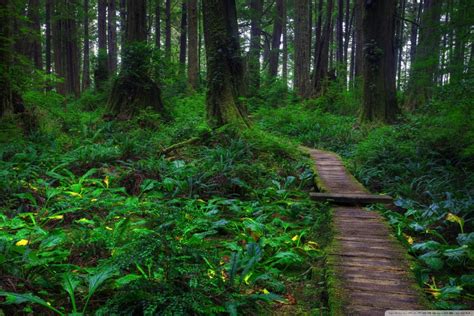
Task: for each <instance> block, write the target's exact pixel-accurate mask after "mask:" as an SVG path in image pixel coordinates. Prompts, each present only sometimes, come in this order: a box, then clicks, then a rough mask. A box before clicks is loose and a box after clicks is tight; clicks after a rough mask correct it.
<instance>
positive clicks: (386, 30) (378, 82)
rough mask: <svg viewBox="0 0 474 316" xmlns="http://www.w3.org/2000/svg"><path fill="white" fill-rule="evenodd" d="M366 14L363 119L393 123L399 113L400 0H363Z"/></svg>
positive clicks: (363, 8)
mask: <svg viewBox="0 0 474 316" xmlns="http://www.w3.org/2000/svg"><path fill="white" fill-rule="evenodd" d="M359 6H360V8H361V11H362V12H361V13H362V15H361V17H362V23H361V25H362V39H363V45H364V62H363V71H362V76H363V106H362V117H361V118H362V120H363V121H379V122H385V123H392V122H394V121H395V120H396V116H397V114H398V113H399V108H398V106H397V99H396V86H395V12H396V1H395V0H384V1H370V2H368V1H365V0H359Z"/></svg>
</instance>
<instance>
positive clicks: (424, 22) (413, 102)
mask: <svg viewBox="0 0 474 316" xmlns="http://www.w3.org/2000/svg"><path fill="white" fill-rule="evenodd" d="M441 2H442V1H441V0H424V3H423V14H422V16H421V28H420V40H419V43H418V45H417V47H416V53H415V58H414V60H413V61H412V65H411V73H410V80H409V82H408V88H407V101H406V105H407V107H408V108H409V109H415V108H417V107H419V106H421V105H423V104H424V103H425V102H426V101H427V100H429V99H430V98H431V95H432V93H433V88H434V84H435V75H436V72H437V70H438V62H439V46H440V45H439V44H440V40H441V34H440V31H439V25H440V16H441Z"/></svg>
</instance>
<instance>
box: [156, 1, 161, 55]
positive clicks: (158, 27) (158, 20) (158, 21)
mask: <svg viewBox="0 0 474 316" xmlns="http://www.w3.org/2000/svg"><path fill="white" fill-rule="evenodd" d="M155 2H156V3H155V46H156V48H157V49H161V0H155Z"/></svg>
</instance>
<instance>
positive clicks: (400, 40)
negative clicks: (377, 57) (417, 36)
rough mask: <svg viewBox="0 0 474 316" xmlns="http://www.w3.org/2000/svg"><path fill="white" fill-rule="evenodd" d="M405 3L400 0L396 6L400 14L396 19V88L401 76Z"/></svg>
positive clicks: (403, 0) (398, 85) (398, 86)
mask: <svg viewBox="0 0 474 316" xmlns="http://www.w3.org/2000/svg"><path fill="white" fill-rule="evenodd" d="M405 3H406V0H400V2H399V7H398V15H399V16H400V18H399V19H397V24H396V25H397V36H396V40H397V56H396V57H397V89H400V84H401V77H402V57H403V54H402V53H403V43H404V36H403V35H404V34H403V33H404V26H405V22H404V20H405Z"/></svg>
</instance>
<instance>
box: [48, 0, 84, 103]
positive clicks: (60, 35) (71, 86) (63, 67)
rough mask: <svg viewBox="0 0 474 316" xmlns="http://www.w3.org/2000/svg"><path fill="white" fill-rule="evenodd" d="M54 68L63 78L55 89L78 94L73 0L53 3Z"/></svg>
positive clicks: (76, 35)
mask: <svg viewBox="0 0 474 316" xmlns="http://www.w3.org/2000/svg"><path fill="white" fill-rule="evenodd" d="M53 21H54V22H53V46H54V68H55V71H56V74H57V75H58V76H59V77H61V78H63V79H64V81H63V82H59V83H58V84H57V87H56V88H57V91H58V92H59V93H61V94H64V95H71V94H74V95H75V96H76V97H77V96H79V94H80V87H81V85H80V79H79V78H80V76H79V64H80V62H79V46H78V34H77V24H76V21H77V7H76V4H75V2H74V1H71V0H60V1H56V2H55V5H54V19H53Z"/></svg>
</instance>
